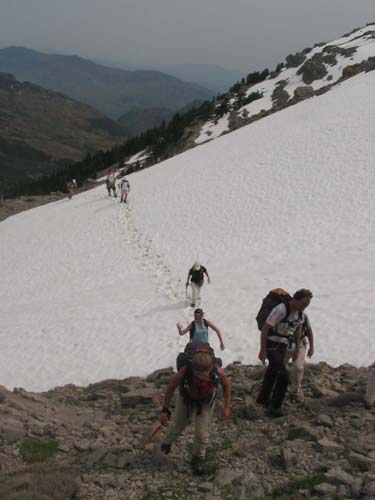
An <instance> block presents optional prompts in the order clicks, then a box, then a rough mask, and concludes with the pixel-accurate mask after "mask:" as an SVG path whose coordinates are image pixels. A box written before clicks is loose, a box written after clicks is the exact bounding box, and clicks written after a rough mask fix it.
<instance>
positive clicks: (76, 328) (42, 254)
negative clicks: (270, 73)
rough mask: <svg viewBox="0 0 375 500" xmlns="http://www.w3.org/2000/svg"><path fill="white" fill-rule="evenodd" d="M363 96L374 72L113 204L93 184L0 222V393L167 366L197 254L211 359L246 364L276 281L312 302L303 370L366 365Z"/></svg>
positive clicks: (372, 180)
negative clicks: (308, 365)
mask: <svg viewBox="0 0 375 500" xmlns="http://www.w3.org/2000/svg"><path fill="white" fill-rule="evenodd" d="M374 92H375V72H371V73H368V74H361V75H358V76H356V77H354V78H351V79H350V80H347V81H346V82H344V83H342V84H341V85H340V86H338V87H336V88H334V89H333V90H332V91H331V92H328V93H326V94H324V95H322V96H320V97H316V98H314V99H309V100H305V101H303V102H301V103H300V104H299V105H298V106H293V107H289V108H286V109H284V110H283V111H280V112H279V113H275V114H273V115H271V116H269V117H266V118H264V119H263V120H260V121H258V122H255V123H253V124H251V125H249V126H246V127H242V128H241V129H238V130H237V131H235V132H233V133H231V134H226V135H224V136H223V137H221V138H219V139H217V140H216V141H213V142H210V143H208V144H204V145H202V146H201V147H199V148H194V149H191V150H189V151H187V152H186V153H183V154H180V155H178V156H175V157H173V158H171V159H169V160H167V161H164V162H162V163H160V164H158V166H157V167H155V168H152V169H147V170H143V171H139V172H137V173H133V174H131V175H130V176H129V180H130V183H131V186H132V191H131V193H130V198H129V204H128V205H120V204H119V202H118V199H117V200H114V199H113V198H109V197H108V196H106V193H105V190H104V189H103V186H100V187H99V188H95V189H93V190H91V191H87V192H85V193H82V194H79V195H77V196H76V197H74V198H73V199H72V200H71V201H68V200H67V199H65V200H61V201H58V202H55V203H52V204H50V205H45V206H42V207H38V208H35V209H32V210H29V211H27V212H23V213H21V214H18V215H16V216H14V217H10V218H8V219H6V220H5V221H3V222H1V223H0V241H1V245H0V263H1V265H0V283H1V287H0V316H1V322H0V342H1V349H0V381H1V384H3V385H5V386H7V387H15V386H18V387H19V386H23V387H25V388H26V389H29V390H44V389H48V388H50V387H54V386H56V385H63V384H66V383H69V382H73V383H76V384H87V383H90V382H95V381H98V380H102V379H105V378H124V377H127V376H131V375H145V374H147V373H150V372H151V371H152V370H154V369H157V368H161V367H165V366H175V359H176V355H177V354H178V352H180V351H181V349H183V346H184V344H185V342H186V337H179V336H178V334H177V330H176V327H175V325H176V323H177V321H180V322H182V323H183V324H184V325H186V324H187V323H188V322H189V321H191V320H192V319H193V318H192V310H191V309H190V308H185V289H184V282H185V279H186V274H187V271H188V269H189V267H190V266H191V265H192V263H193V262H194V260H195V259H196V258H199V259H200V260H201V262H202V263H203V264H204V265H206V266H207V268H208V271H209V273H210V276H211V278H212V284H211V285H207V284H205V285H204V287H203V289H202V304H201V305H202V307H203V308H204V310H205V313H206V317H207V318H208V319H210V320H211V321H213V322H214V323H215V324H217V325H218V326H219V327H220V329H221V330H222V333H223V337H224V342H225V345H226V350H225V351H224V352H223V353H221V352H220V350H219V345H218V342H217V338H216V336H215V335H212V337H211V339H212V345H213V347H214V349H215V350H216V351H217V353H218V354H219V355H220V356H221V357H222V358H223V361H224V364H227V363H229V362H231V361H233V360H241V361H243V362H244V363H254V362H256V361H257V355H258V352H259V332H258V331H257V328H256V323H255V319H254V318H255V316H256V312H257V309H258V308H259V306H260V303H261V300H262V298H263V297H264V296H265V295H266V293H267V291H268V290H269V289H271V288H274V287H277V286H282V287H283V288H286V289H288V290H290V291H291V292H293V291H295V290H296V289H297V288H300V287H302V286H303V287H308V288H311V290H312V291H313V293H314V299H313V301H312V303H311V306H310V307H309V309H308V313H309V317H310V319H311V322H312V325H313V328H314V331H315V335H316V345H315V348H316V354H315V356H314V358H313V361H314V362H318V361H327V362H329V363H331V364H334V365H338V364H341V363H344V362H349V363H352V364H354V365H357V366H358V365H368V364H370V363H371V362H373V361H374V352H375V339H374V336H373V334H372V325H373V304H374V303H375V286H374V283H375V267H374V266H372V265H371V262H372V261H373V256H374V254H375V237H374V235H375V215H374V214H375V197H374V194H373V193H374V192H375V175H374V157H375V141H374V140H373V130H375V100H374V98H373V96H374ZM306 117H308V120H307V119H306ZM210 335H211V334H210Z"/></svg>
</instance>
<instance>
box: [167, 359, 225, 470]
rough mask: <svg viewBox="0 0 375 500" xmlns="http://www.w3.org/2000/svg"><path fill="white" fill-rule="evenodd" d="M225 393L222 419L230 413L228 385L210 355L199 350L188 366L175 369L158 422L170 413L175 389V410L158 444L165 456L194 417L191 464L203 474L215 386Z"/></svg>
mask: <svg viewBox="0 0 375 500" xmlns="http://www.w3.org/2000/svg"><path fill="white" fill-rule="evenodd" d="M220 383H221V384H222V386H223V392H224V410H223V416H224V418H229V416H230V403H231V388H230V383H229V380H228V378H227V376H226V375H225V373H224V371H223V370H222V369H221V368H219V367H218V366H216V365H214V363H213V359H212V357H211V356H210V355H209V354H208V353H205V352H198V353H197V354H196V355H195V356H194V358H193V360H192V363H191V364H190V365H189V366H185V367H183V368H181V370H179V371H178V373H177V374H176V375H174V377H173V378H172V380H171V381H170V383H169V385H168V387H167V389H166V392H165V396H164V403H163V409H162V411H161V414H160V422H161V423H162V424H163V425H166V424H167V422H168V418H169V416H170V410H169V405H170V403H171V400H172V397H173V394H174V392H175V390H176V389H177V388H179V391H178V392H177V393H176V404H175V411H174V414H173V416H172V420H171V422H170V424H169V426H168V429H167V432H166V435H165V437H164V440H163V443H162V445H161V451H162V453H164V454H165V455H168V454H169V453H170V451H171V446H172V444H173V443H174V442H175V441H176V439H177V438H178V436H179V435H180V434H181V433H182V431H183V430H184V429H185V427H186V426H187V425H188V424H189V423H190V422H191V419H192V416H193V415H194V416H195V432H194V443H193V450H192V460H191V465H192V468H193V471H194V472H195V473H196V474H203V473H204V459H205V454H206V448H207V445H208V440H209V433H210V425H211V420H212V415H213V410H214V404H215V398H216V393H217V389H218V385H219V384H220Z"/></svg>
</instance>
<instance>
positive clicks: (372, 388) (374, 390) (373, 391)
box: [365, 363, 375, 409]
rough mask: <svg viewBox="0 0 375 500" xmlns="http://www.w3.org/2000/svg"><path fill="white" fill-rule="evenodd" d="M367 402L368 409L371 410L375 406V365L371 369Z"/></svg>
mask: <svg viewBox="0 0 375 500" xmlns="http://www.w3.org/2000/svg"><path fill="white" fill-rule="evenodd" d="M365 401H366V403H365V404H366V407H367V408H369V409H370V408H372V407H373V406H374V405H375V363H374V364H373V365H371V366H370V368H369V373H368V383H367V390H366V400H365Z"/></svg>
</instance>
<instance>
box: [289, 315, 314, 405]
mask: <svg viewBox="0 0 375 500" xmlns="http://www.w3.org/2000/svg"><path fill="white" fill-rule="evenodd" d="M294 351H295V342H294V339H293V344H292V345H291V347H290V348H289V349H287V352H286V355H285V363H286V365H288V363H289V361H290V359H291V358H292V356H293V352H294ZM313 354H314V333H313V330H312V328H311V323H310V319H309V317H308V316H307V314H306V313H303V316H302V327H301V338H300V344H299V351H298V355H297V358H296V359H295V361H293V363H292V366H291V368H290V370H289V376H290V388H289V393H290V396H291V398H292V399H295V400H296V401H303V398H304V396H303V390H302V379H303V372H304V367H305V359H306V355H307V357H308V358H311V357H312V356H313Z"/></svg>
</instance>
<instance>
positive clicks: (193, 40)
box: [0, 0, 375, 72]
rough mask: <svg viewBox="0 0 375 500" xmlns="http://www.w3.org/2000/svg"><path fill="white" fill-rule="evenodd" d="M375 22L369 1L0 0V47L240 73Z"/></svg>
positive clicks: (270, 64) (373, 7)
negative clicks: (200, 66)
mask: <svg viewBox="0 0 375 500" xmlns="http://www.w3.org/2000/svg"><path fill="white" fill-rule="evenodd" d="M374 20H375V0H0V47H5V46H8V45H23V46H26V47H29V48H34V49H37V50H42V51H46V52H58V53H65V54H78V55H82V56H84V57H89V58H94V59H100V60H108V61H114V62H115V61H116V62H121V63H129V64H133V65H136V66H139V67H151V66H156V65H158V64H174V63H212V64H218V65H221V66H224V67H229V68H235V69H239V70H241V71H244V72H247V71H250V70H251V71H253V70H256V69H263V68H264V67H266V66H268V67H270V68H272V67H274V66H275V65H276V64H277V63H278V62H281V61H282V60H283V59H284V57H285V56H286V55H287V54H288V53H290V52H292V51H293V52H295V51H297V50H300V49H303V48H305V47H307V46H311V45H312V44H314V43H316V42H320V41H329V40H330V39H334V38H335V37H337V36H339V35H341V34H344V33H346V32H347V31H350V30H351V29H352V28H355V27H358V26H361V25H363V24H366V23H367V22H371V21H374Z"/></svg>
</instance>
